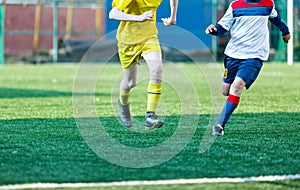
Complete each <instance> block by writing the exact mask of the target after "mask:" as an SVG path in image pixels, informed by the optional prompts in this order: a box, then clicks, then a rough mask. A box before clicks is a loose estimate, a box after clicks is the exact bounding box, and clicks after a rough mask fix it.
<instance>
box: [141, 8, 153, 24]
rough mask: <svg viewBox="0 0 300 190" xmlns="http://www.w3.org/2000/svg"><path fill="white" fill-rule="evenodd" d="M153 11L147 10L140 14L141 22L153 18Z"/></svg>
mask: <svg viewBox="0 0 300 190" xmlns="http://www.w3.org/2000/svg"><path fill="white" fill-rule="evenodd" d="M153 15H154V14H153V11H146V12H144V13H143V14H141V15H139V20H138V21H140V22H144V21H146V20H153Z"/></svg>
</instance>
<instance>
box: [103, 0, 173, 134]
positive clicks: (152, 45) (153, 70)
mask: <svg viewBox="0 0 300 190" xmlns="http://www.w3.org/2000/svg"><path fill="white" fill-rule="evenodd" d="M161 1H162V0H114V1H113V2H112V9H111V11H110V12H109V18H110V19H114V20H119V21H121V22H120V25H119V27H118V31H117V36H116V37H117V40H118V53H119V57H120V61H121V65H122V68H123V80H122V82H121V84H120V95H119V101H118V103H119V106H120V117H121V122H122V123H123V125H124V126H125V127H131V125H132V118H131V114H130V104H129V97H130V91H131V89H132V88H133V87H134V86H135V85H136V78H137V65H138V63H139V60H140V58H141V57H143V58H144V60H145V61H146V63H147V65H148V68H149V73H150V80H149V84H148V103H147V112H146V121H145V126H146V127H148V128H149V129H153V128H160V127H161V126H162V125H163V121H161V120H159V119H158V118H157V115H156V114H155V111H156V109H157V107H158V103H159V100H160V95H161V92H162V85H161V83H162V56H161V49H160V45H159V40H158V37H157V34H158V31H157V28H156V10H157V8H158V7H159V5H160V3H161ZM177 6H178V0H170V7H171V15H170V17H168V18H162V21H163V23H164V25H166V26H170V25H173V24H175V23H176V13H177Z"/></svg>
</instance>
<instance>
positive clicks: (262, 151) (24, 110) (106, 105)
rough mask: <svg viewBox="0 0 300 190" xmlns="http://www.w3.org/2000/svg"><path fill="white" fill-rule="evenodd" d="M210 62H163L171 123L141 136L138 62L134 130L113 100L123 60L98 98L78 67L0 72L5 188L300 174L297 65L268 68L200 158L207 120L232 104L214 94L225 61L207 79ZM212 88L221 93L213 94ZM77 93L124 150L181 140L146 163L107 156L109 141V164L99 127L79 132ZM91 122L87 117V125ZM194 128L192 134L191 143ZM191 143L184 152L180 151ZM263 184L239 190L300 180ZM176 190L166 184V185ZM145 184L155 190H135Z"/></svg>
mask: <svg viewBox="0 0 300 190" xmlns="http://www.w3.org/2000/svg"><path fill="white" fill-rule="evenodd" d="M206 66H207V65H203V66H202V65H201V66H199V65H195V64H176V65H172V64H169V65H165V66H164V79H165V80H164V89H163V90H164V91H163V94H162V104H161V105H160V107H159V108H160V110H159V111H158V113H159V115H160V116H161V117H163V118H164V120H165V124H164V126H163V128H161V129H158V130H154V131H145V130H144V128H143V127H142V126H140V124H141V123H142V122H143V121H144V114H145V113H144V112H145V109H146V89H147V81H148V80H147V74H148V71H147V68H146V66H145V65H144V64H142V65H141V66H139V80H138V85H137V86H136V88H135V89H134V90H133V91H132V97H131V108H132V113H133V116H134V118H135V119H136V122H135V123H137V125H134V127H133V129H131V130H130V129H126V128H124V127H122V126H121V124H120V123H119V121H118V108H117V107H116V100H117V92H118V85H119V82H120V80H121V69H120V66H119V65H117V64H109V65H106V66H103V67H102V66H101V68H100V70H101V73H100V74H99V76H98V77H97V81H96V85H95V92H90V91H88V92H85V93H74V92H73V90H74V85H75V86H76V83H74V81H76V80H77V81H78V80H79V79H80V81H83V82H84V81H85V80H86V83H83V84H84V85H88V84H89V82H90V80H89V77H90V76H89V75H86V76H78V65H75V64H74V65H71V64H68V65H60V64H54V65H52V64H49V65H39V66H37V65H7V66H4V67H2V68H1V69H0V101H1V104H0V105H1V109H0V155H1V156H0V185H5V184H23V183H36V182H53V183H64V182H67V183H69V182H111V181H124V180H125V181H127V180H162V179H179V178H204V177H206V178H217V177H249V176H265V175H285V174H299V171H300V151H299V150H300V141H299V137H300V128H299V126H300V106H299V103H300V90H299V89H300V88H299V87H300V82H299V79H300V65H299V64H295V65H293V66H288V65H286V64H269V63H266V64H265V65H264V67H263V69H262V72H261V74H260V76H259V78H258V79H257V81H256V82H255V83H254V85H253V86H252V87H251V88H250V90H248V91H245V92H244V93H243V95H242V98H241V103H240V105H239V107H238V108H237V110H236V111H235V113H234V115H233V116H232V117H231V118H230V120H229V122H228V124H227V126H226V129H225V135H224V136H223V137H217V138H216V139H215V140H214V142H213V144H211V146H210V147H209V148H208V149H207V150H206V151H205V152H204V153H199V147H200V144H201V140H202V138H203V136H204V134H205V131H206V130H207V126H208V125H209V121H210V119H211V118H215V117H216V114H217V113H218V112H219V111H220V109H221V107H222V104H223V102H224V101H225V100H226V98H225V97H222V96H221V89H219V88H216V87H219V86H220V85H221V78H218V76H221V71H222V67H221V65H219V66H220V73H217V74H216V76H213V77H212V79H213V80H212V79H209V78H207V77H209V76H212V74H211V73H210V72H208V73H205V72H206V71H207V70H206V69H205V68H206ZM91 67H93V66H91ZM94 67H96V69H95V70H96V71H97V69H99V68H98V67H99V66H97V65H96V66H94ZM208 67H209V66H208ZM174 68H175V69H174ZM213 71H215V72H217V71H218V70H213ZM176 72H180V73H181V75H178V74H177V73H176ZM203 72H204V74H203ZM79 73H80V72H79ZM205 75H209V76H205ZM178 76H181V77H178ZM80 77H82V79H81V78H80ZM216 89H218V90H219V91H218V92H217V93H219V94H216V91H215V90H216ZM73 93H74V94H73ZM195 95H196V96H195ZM74 96H76V97H75V98H78V100H82V101H83V102H84V101H85V100H86V99H88V98H92V99H93V100H94V105H92V106H93V108H95V109H96V115H97V118H96V119H97V120H99V121H101V126H103V128H104V129H105V131H106V133H107V134H108V137H109V138H112V139H113V140H114V141H116V142H119V143H120V144H121V145H124V146H125V147H133V148H137V149H140V150H143V149H147V148H151V147H157V146H159V145H160V144H161V143H163V142H167V141H169V140H170V139H171V138H172V137H173V136H174V134H176V132H177V129H178V127H180V128H183V130H180V131H179V132H180V133H179V134H178V136H177V141H174V143H173V145H172V146H171V147H167V148H166V149H164V151H160V152H155V151H154V152H151V151H149V152H147V153H146V157H145V160H146V161H145V160H137V159H135V156H137V155H133V154H132V152H126V151H122V150H123V149H122V150H121V149H120V150H119V149H118V150H117V149H115V150H110V148H112V149H113V148H115V147H111V144H109V143H107V144H105V146H106V148H107V151H108V154H109V155H110V157H111V158H112V159H104V158H103V157H102V156H101V155H99V151H100V152H101V150H98V149H97V147H95V146H97V142H93V140H92V139H93V138H95V139H96V140H99V138H100V137H97V135H98V133H97V132H98V130H99V129H98V128H96V127H95V126H92V127H91V128H89V130H90V131H89V132H94V134H90V133H89V134H88V135H91V136H89V137H90V138H92V137H93V138H92V139H90V140H91V142H87V139H86V138H87V137H86V136H84V135H83V134H82V130H83V128H82V127H81V126H78V123H77V122H78V114H75V112H74V107H73V106H74V105H73V101H74ZM215 100H217V101H215ZM216 103H217V104H216ZM215 108H216V109H215ZM214 109H215V110H214ZM212 110H214V111H212ZM79 115H80V113H79ZM189 118H190V120H189ZM93 119H95V118H85V120H83V121H90V120H93ZM181 119H183V124H182V123H180V121H181ZM87 126H88V124H87ZM93 127H95V128H93ZM185 131H186V133H185ZM190 132H192V134H191V138H188V137H189V134H188V133H190ZM108 137H107V138H108ZM101 138H102V137H101ZM105 138H106V137H105ZM105 138H104V139H101V140H103V141H102V143H103V142H110V141H108V140H107V141H105V140H106V139H105ZM186 138H187V140H186ZM185 141H186V146H183V147H182V148H180V146H182V144H184V143H185ZM89 145H90V146H89ZM101 145H102V146H103V144H101ZM99 146H100V145H99ZM172 148H174V149H178V154H176V155H174V156H172V155H171V156H170V155H169V154H170V152H172ZM181 149H182V150H181ZM124 150H126V149H124ZM147 154H148V155H149V156H153V154H157V158H158V159H160V158H169V159H167V160H164V161H163V162H161V163H159V164H154V165H153V166H152V165H151V163H152V161H153V163H156V160H149V163H150V166H149V167H140V168H135V167H132V168H131V167H123V166H122V165H118V164H116V163H114V162H113V163H111V160H114V161H117V162H118V161H120V162H122V163H124V162H125V163H126V162H128V163H127V164H129V165H130V166H132V165H133V166H134V165H137V166H141V164H142V163H143V162H145V163H146V162H147V159H148V157H147ZM130 156H131V157H132V159H131V158H130ZM137 157H138V156H137ZM154 158H156V157H155V155H154ZM124 160H125V161H124ZM130 160H133V161H134V162H136V163H131V161H130ZM139 162H141V163H139ZM259 184H261V183H246V185H245V186H242V187H241V188H242V189H251V187H253V185H258V187H257V188H255V189H268V188H272V189H284V187H290V188H291V189H293V188H295V189H296V188H297V187H298V188H299V187H300V185H299V181H297V180H296V181H281V182H274V183H273V182H266V183H263V184H261V185H259ZM174 186H175V185H174ZM239 186H240V184H213V185H212V184H210V185H209V186H208V187H207V188H206V185H204V184H199V186H198V185H183V186H180V187H179V188H178V189H198V188H200V187H201V188H203V189H219V188H221V187H222V188H223V187H224V189H226V188H227V189H231V187H239ZM170 187H173V186H170ZM170 187H165V186H161V187H160V189H164V188H165V189H166V188H168V189H169V188H170ZM128 188H129V187H128ZM128 188H127V187H124V188H122V189H128ZM146 188H147V189H151V187H146V186H144V187H135V189H146ZM174 188H175V187H174ZM108 189H109V188H108ZM111 189H113V188H111ZM152 189H155V188H153V187H152Z"/></svg>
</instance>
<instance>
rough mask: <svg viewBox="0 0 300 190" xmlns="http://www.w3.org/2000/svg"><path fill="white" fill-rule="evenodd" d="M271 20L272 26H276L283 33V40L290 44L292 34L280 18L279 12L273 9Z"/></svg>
mask: <svg viewBox="0 0 300 190" xmlns="http://www.w3.org/2000/svg"><path fill="white" fill-rule="evenodd" d="M269 20H270V22H271V23H272V24H274V25H275V26H276V27H277V28H278V29H279V30H280V31H281V32H282V40H283V41H284V42H285V43H288V42H289V40H290V38H291V34H290V31H289V28H288V26H287V25H286V24H285V23H284V22H283V21H282V20H281V17H280V16H279V14H278V13H277V11H276V10H275V9H274V8H273V10H272V13H271V15H270V17H269Z"/></svg>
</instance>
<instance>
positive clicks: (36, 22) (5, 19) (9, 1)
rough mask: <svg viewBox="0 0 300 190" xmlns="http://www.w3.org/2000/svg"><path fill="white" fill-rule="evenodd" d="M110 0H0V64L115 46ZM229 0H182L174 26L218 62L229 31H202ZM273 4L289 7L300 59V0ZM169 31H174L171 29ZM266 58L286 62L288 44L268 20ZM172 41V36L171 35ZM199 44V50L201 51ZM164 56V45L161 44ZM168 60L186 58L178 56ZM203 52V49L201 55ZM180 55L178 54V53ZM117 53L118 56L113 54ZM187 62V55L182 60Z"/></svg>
mask: <svg viewBox="0 0 300 190" xmlns="http://www.w3.org/2000/svg"><path fill="white" fill-rule="evenodd" d="M111 2H112V0H52V1H51V0H22V1H21V0H1V1H0V19H1V20H0V23H1V30H0V63H1V64H4V63H18V62H25V63H33V64H40V63H49V62H80V60H81V58H82V56H83V55H84V54H85V53H86V51H87V50H88V49H89V48H90V47H91V45H93V44H94V43H95V42H96V41H97V40H98V39H102V40H103V41H102V42H103V43H102V46H103V47H101V48H100V49H99V52H101V51H103V52H105V50H106V51H107V50H110V49H113V48H116V44H115V39H107V40H106V38H107V36H109V35H107V34H110V33H112V32H114V31H115V30H116V29H117V27H118V24H119V22H117V21H112V20H109V19H108V12H109V11H110V9H111ZM230 2H231V1H229V0H201V1H199V0H180V1H179V7H178V17H177V20H178V22H177V26H178V27H180V28H182V29H184V30H187V31H189V32H190V33H192V34H193V35H195V36H196V37H197V38H199V39H200V40H201V41H202V42H203V43H204V44H205V45H206V46H207V48H208V49H209V51H210V52H211V53H212V54H213V56H214V57H215V58H216V59H217V60H219V61H221V60H222V59H223V51H224V47H225V46H226V43H227V42H228V40H229V37H230V36H229V34H228V35H225V36H221V37H212V36H210V35H205V32H204V30H205V28H206V26H207V25H209V24H211V23H216V22H217V21H218V19H220V18H221V17H222V16H223V14H224V13H225V11H226V9H227V7H228V5H229V3H230ZM275 4H276V9H277V11H278V12H279V13H280V15H281V17H282V19H283V20H284V21H285V22H286V21H287V14H288V11H292V12H293V21H294V22H293V26H294V27H293V28H294V30H293V53H294V56H293V59H294V61H300V41H299V37H300V21H299V18H300V16H299V10H300V0H294V1H293V10H288V8H287V0H275ZM169 9H170V8H169V0H164V1H163V2H162V4H161V6H160V7H159V9H158V13H157V18H158V20H157V21H158V22H160V18H162V17H167V16H169V12H170V10H169ZM169 32H172V30H169ZM270 35H271V38H270V42H271V54H270V61H272V62H286V61H287V47H286V45H285V44H284V43H283V42H282V40H281V33H280V31H279V30H278V29H277V28H276V27H274V26H271V25H270ZM174 40H176V39H174ZM201 48H203V47H199V50H197V51H199V54H201ZM162 49H163V53H164V55H165V56H168V53H169V52H168V51H169V50H168V49H165V48H162ZM197 51H196V52H197ZM173 55H174V54H172V56H170V57H169V59H171V60H172V59H176V60H179V61H185V58H181V59H178V57H177V58H176V56H173ZM202 55H203V56H205V55H204V54H202ZM178 56H180V55H178ZM116 58H117V56H116ZM186 61H188V60H186Z"/></svg>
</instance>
